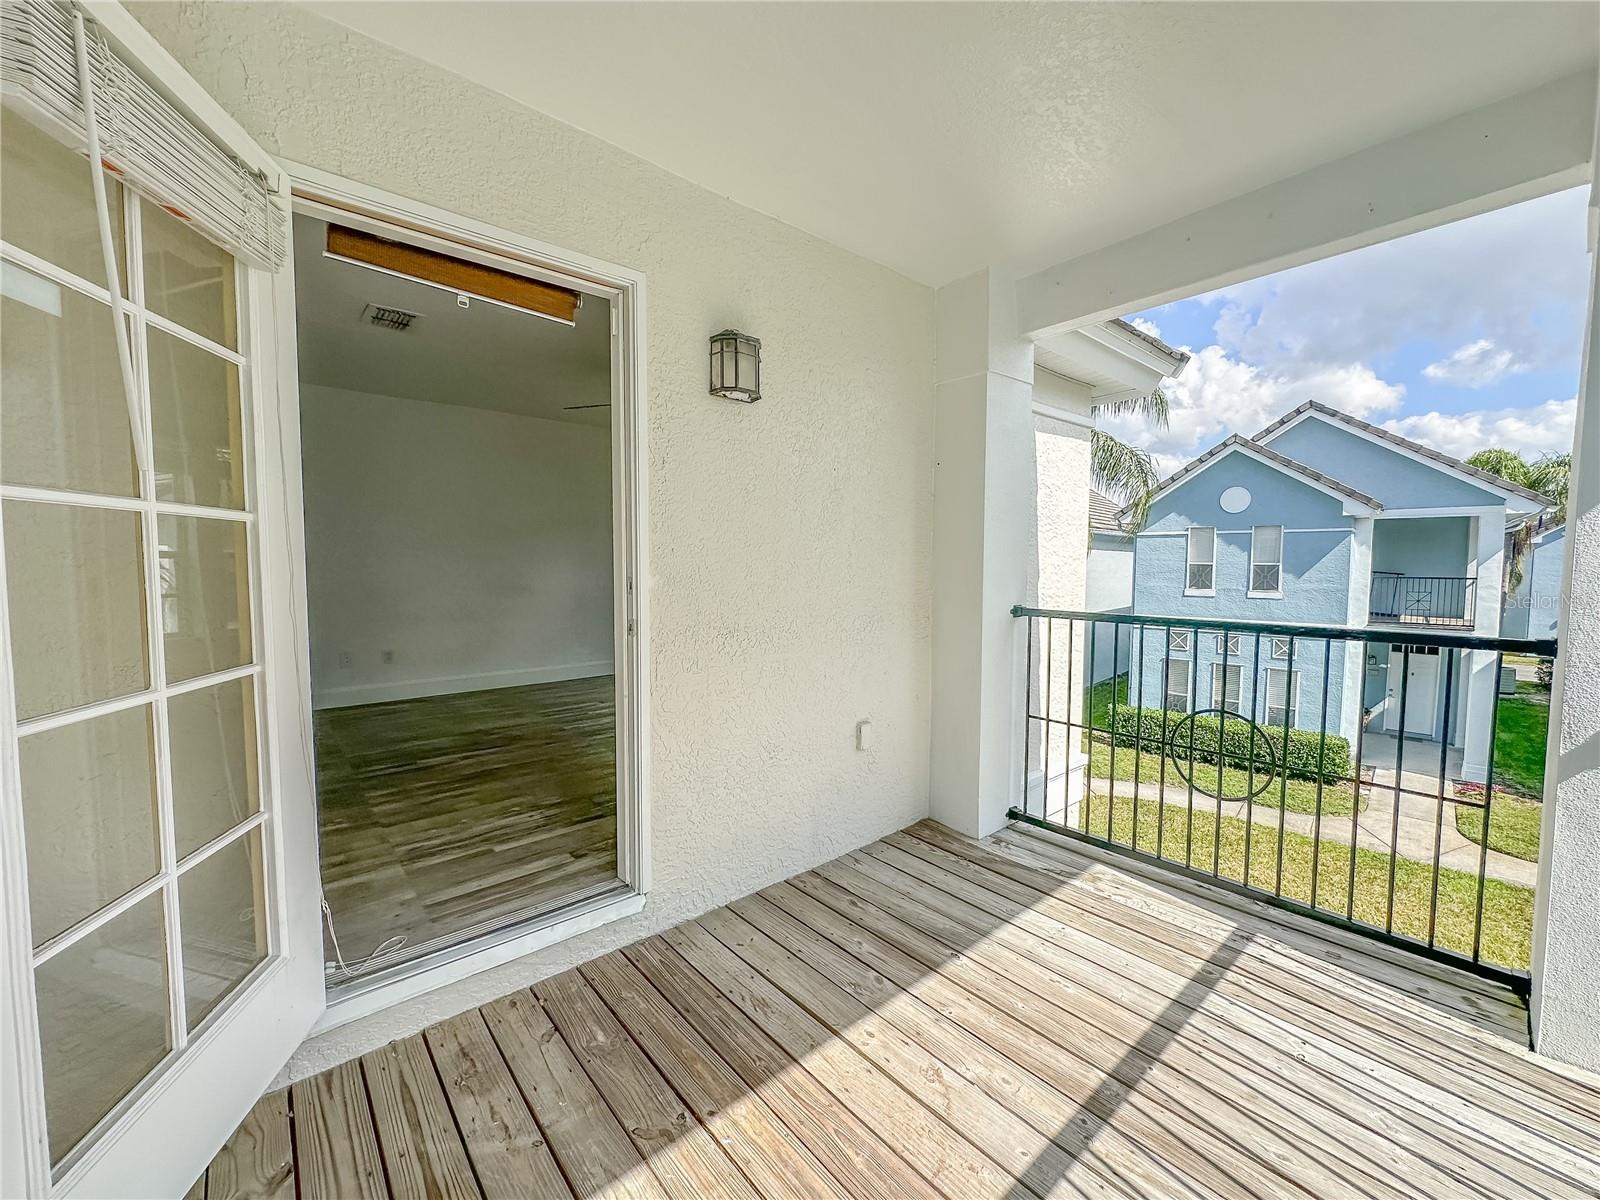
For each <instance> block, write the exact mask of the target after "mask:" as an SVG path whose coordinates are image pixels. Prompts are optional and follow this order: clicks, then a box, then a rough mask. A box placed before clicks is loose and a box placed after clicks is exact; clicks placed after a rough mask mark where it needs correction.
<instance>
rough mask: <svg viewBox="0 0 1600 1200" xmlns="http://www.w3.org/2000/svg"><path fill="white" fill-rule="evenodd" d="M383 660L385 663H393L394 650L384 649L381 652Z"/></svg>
mask: <svg viewBox="0 0 1600 1200" xmlns="http://www.w3.org/2000/svg"><path fill="white" fill-rule="evenodd" d="M383 661H384V663H385V664H390V663H393V662H394V651H393V650H385V651H384V652H383Z"/></svg>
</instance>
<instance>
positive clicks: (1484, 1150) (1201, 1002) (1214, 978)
mask: <svg viewBox="0 0 1600 1200" xmlns="http://www.w3.org/2000/svg"><path fill="white" fill-rule="evenodd" d="M879 853H882V854H884V855H888V856H893V855H895V854H898V853H899V852H897V851H894V850H893V849H892V848H888V847H884V848H882V849H881V850H880V851H879ZM851 862H852V865H853V866H855V867H857V868H858V869H859V870H860V871H861V872H864V873H868V874H870V875H873V876H875V877H881V880H882V881H885V882H887V884H888V886H890V887H893V888H896V889H898V890H900V892H901V893H902V896H903V898H904V899H905V900H906V901H908V905H907V908H908V910H909V911H911V912H914V913H918V914H920V913H922V912H925V911H928V910H934V911H937V912H939V913H940V914H941V915H943V916H945V917H947V918H949V919H951V920H954V921H956V922H958V923H963V922H964V923H965V926H966V928H967V929H968V933H967V934H966V935H965V936H966V937H967V938H968V939H969V940H970V939H971V938H972V937H973V936H975V935H978V934H980V933H981V934H982V935H983V936H984V938H985V939H986V941H985V944H984V945H983V947H982V948H981V950H980V951H978V952H977V956H978V957H980V958H983V959H985V961H988V962H989V963H990V965H991V966H993V967H994V968H995V969H996V970H997V971H999V972H1000V973H1001V974H1002V975H1005V976H1010V977H1014V978H1016V979H1017V980H1018V982H1020V983H1022V984H1023V985H1024V986H1025V987H1026V988H1027V989H1028V990H1030V991H1032V992H1033V993H1034V994H1036V995H1038V996H1039V997H1041V998H1042V999H1043V1000H1045V1001H1046V1002H1047V1003H1053V1002H1054V1001H1055V998H1056V997H1058V996H1059V995H1060V994H1061V990H1062V988H1063V987H1070V988H1072V989H1074V991H1075V992H1076V993H1077V994H1076V995H1075V996H1074V999H1073V1002H1072V1004H1071V1005H1070V1008H1068V1007H1066V1006H1063V1009H1062V1011H1064V1012H1067V1011H1070V1012H1072V1013H1075V1014H1079V1015H1080V1016H1081V1017H1083V1018H1085V1019H1088V1020H1090V1021H1092V1022H1093V1023H1094V1024H1095V1025H1096V1026H1098V1027H1099V1028H1100V1029H1102V1030H1104V1031H1105V1032H1107V1033H1109V1034H1111V1035H1112V1036H1113V1037H1115V1038H1118V1039H1119V1040H1122V1041H1124V1042H1127V1043H1128V1044H1130V1045H1134V1044H1136V1043H1137V1041H1138V1039H1140V1038H1142V1037H1146V1036H1148V1035H1149V1032H1150V1022H1154V1023H1155V1025H1157V1026H1159V1027H1160V1028H1162V1029H1164V1030H1166V1031H1167V1034H1168V1035H1176V1036H1172V1037H1171V1038H1170V1040H1168V1041H1167V1045H1166V1048H1165V1050H1164V1052H1163V1056H1162V1057H1163V1058H1164V1059H1167V1060H1168V1061H1170V1063H1171V1067H1170V1068H1169V1067H1167V1066H1166V1065H1164V1064H1160V1063H1150V1064H1148V1066H1147V1069H1148V1070H1149V1071H1150V1073H1151V1075H1152V1078H1153V1079H1154V1078H1158V1077H1159V1078H1162V1079H1166V1078H1167V1077H1168V1073H1169V1071H1170V1070H1172V1069H1175V1068H1177V1069H1181V1071H1182V1075H1181V1076H1178V1077H1177V1078H1175V1079H1174V1081H1173V1087H1174V1088H1178V1087H1181V1081H1182V1080H1183V1079H1206V1080H1207V1081H1208V1086H1210V1087H1212V1088H1213V1089H1215V1090H1216V1091H1217V1092H1218V1094H1220V1095H1228V1096H1232V1097H1233V1100H1232V1103H1233V1104H1235V1105H1236V1106H1238V1107H1240V1108H1241V1110H1242V1111H1243V1112H1244V1113H1247V1114H1248V1119H1249V1120H1256V1121H1257V1125H1258V1128H1264V1129H1265V1131H1266V1136H1267V1137H1269V1138H1274V1139H1277V1138H1287V1140H1288V1141H1289V1143H1290V1145H1291V1146H1292V1150H1291V1154H1292V1156H1293V1157H1294V1158H1299V1157H1303V1156H1304V1155H1305V1154H1312V1153H1316V1154H1318V1155H1319V1156H1320V1157H1325V1158H1328V1159H1330V1160H1331V1162H1332V1163H1333V1164H1337V1163H1338V1162H1339V1161H1340V1159H1339V1155H1338V1154H1337V1153H1336V1152H1335V1151H1332V1150H1324V1149H1321V1142H1320V1140H1314V1141H1306V1140H1303V1139H1304V1132H1303V1131H1302V1132H1301V1133H1299V1134H1286V1133H1282V1132H1280V1131H1279V1129H1278V1128H1277V1126H1278V1125H1279V1124H1283V1125H1284V1126H1285V1127H1286V1128H1288V1129H1294V1128H1295V1127H1297V1126H1301V1125H1302V1123H1303V1115H1302V1114H1301V1113H1300V1112H1299V1111H1298V1109H1299V1100H1298V1090H1299V1089H1297V1088H1296V1087H1294V1086H1293V1084H1291V1085H1290V1086H1289V1087H1288V1088H1286V1089H1285V1088H1283V1087H1281V1086H1280V1084H1279V1083H1278V1080H1279V1079H1280V1078H1281V1077H1280V1076H1279V1075H1278V1074H1276V1073H1273V1072H1270V1071H1265V1070H1263V1065H1264V1064H1268V1063H1271V1062H1273V1061H1276V1060H1284V1059H1285V1055H1286V1053H1287V1049H1288V1048H1289V1047H1291V1046H1292V1048H1293V1050H1294V1052H1295V1053H1296V1054H1299V1055H1308V1054H1309V1055H1312V1056H1315V1058H1316V1061H1318V1062H1319V1063H1321V1064H1322V1065H1323V1066H1324V1067H1325V1068H1326V1076H1327V1078H1328V1079H1329V1080H1331V1081H1333V1082H1335V1083H1336V1084H1338V1085H1340V1086H1346V1087H1349V1088H1350V1089H1352V1091H1353V1093H1354V1094H1353V1096H1352V1100H1353V1102H1355V1103H1357V1104H1358V1105H1359V1104H1362V1103H1363V1102H1364V1103H1365V1104H1366V1105H1368V1106H1370V1105H1372V1104H1373V1103H1374V1102H1376V1103H1379V1104H1381V1105H1382V1106H1383V1107H1385V1108H1388V1109H1391V1110H1398V1111H1401V1112H1403V1113H1406V1114H1409V1115H1410V1116H1411V1117H1412V1118H1413V1119H1414V1120H1415V1124H1416V1126H1417V1128H1418V1129H1419V1130H1424V1131H1425V1130H1429V1129H1432V1128H1434V1127H1435V1126H1436V1125H1437V1123H1438V1122H1439V1121H1440V1120H1441V1119H1443V1120H1448V1119H1449V1118H1450V1117H1451V1116H1452V1115H1453V1114H1452V1112H1451V1111H1450V1108H1449V1105H1448V1103H1447V1104H1446V1106H1445V1107H1444V1108H1442V1109H1435V1110H1433V1111H1427V1110H1426V1109H1419V1108H1418V1107H1417V1105H1416V1104H1415V1102H1414V1100H1413V1094H1414V1093H1415V1092H1417V1091H1418V1090H1419V1089H1421V1088H1423V1087H1424V1086H1425V1085H1423V1084H1422V1083H1421V1081H1420V1080H1413V1081H1412V1083H1411V1086H1410V1089H1409V1091H1408V1090H1406V1089H1405V1088H1401V1087H1395V1086H1386V1085H1387V1084H1388V1083H1389V1081H1388V1079H1387V1078H1386V1075H1387V1067H1386V1065H1385V1064H1384V1063H1382V1062H1380V1061H1378V1060H1374V1059H1370V1058H1366V1057H1362V1056H1359V1055H1353V1054H1349V1055H1344V1056H1341V1054H1340V1050H1341V1048H1340V1047H1339V1046H1338V1045H1337V1044H1336V1043H1334V1042H1332V1041H1331V1040H1329V1039H1327V1038H1325V1037H1322V1036H1320V1035H1318V1034H1314V1033H1309V1032H1306V1031H1302V1030H1298V1029H1296V1028H1294V1027H1291V1026H1287V1025H1285V1024H1283V1023H1282V1022H1279V1021H1275V1020H1274V1019H1273V1018H1272V1017H1271V1015H1270V1009H1268V1010H1266V1011H1261V1010H1257V1009H1255V1008H1253V1007H1251V1006H1250V1005H1249V1003H1248V1000H1249V995H1248V991H1246V995H1245V997H1244V1000H1243V1001H1236V1000H1234V999H1230V998H1229V997H1227V996H1224V995H1222V994H1221V993H1223V992H1224V991H1226V990H1227V989H1228V982H1227V970H1226V969H1223V970H1220V971H1219V970H1217V969H1216V967H1217V965H1218V964H1216V963H1213V964H1212V966H1211V967H1210V968H1209V969H1208V971H1207V972H1205V975H1206V978H1205V982H1204V984H1203V985H1202V986H1196V984H1195V981H1197V980H1199V979H1200V978H1201V976H1200V975H1183V974H1180V973H1175V972H1166V973H1165V974H1159V973H1157V970H1158V969H1156V968H1153V967H1151V966H1150V964H1148V963H1145V962H1144V961H1143V960H1140V959H1138V958H1137V957H1136V956H1126V955H1123V954H1121V953H1119V951H1118V950H1117V948H1115V947H1111V946H1108V945H1106V944H1104V943H1096V944H1095V945H1094V946H1093V947H1092V948H1090V949H1084V950H1080V951H1079V952H1078V953H1077V954H1073V953H1069V952H1066V951H1065V950H1064V949H1063V948H1062V947H1060V946H1058V945H1056V944H1055V943H1054V942H1053V941H1052V940H1051V938H1052V936H1054V933H1055V930H1054V929H1053V928H1052V927H1051V926H1049V925H1048V924H1046V923H1045V922H1044V921H1043V919H1038V920H1035V918H1036V916H1037V914H1032V913H1028V914H1027V915H1026V916H1024V915H1023V913H1022V912H1021V911H1017V913H1016V915H1017V916H1018V917H1019V919H1021V920H1022V922H1023V923H1024V924H1027V925H1029V926H1031V927H1032V928H1031V929H1028V930H1024V929H1022V928H1020V927H1015V928H1014V927H1013V926H1011V925H1010V924H1008V923H1007V922H1005V921H1003V920H1002V921H997V920H996V917H995V915H994V914H993V913H992V912H990V911H988V910H987V909H985V908H982V907H974V905H973V903H971V902H973V901H975V902H977V904H978V905H983V904H988V903H990V901H988V900H987V899H985V898H984V896H983V895H980V894H971V895H966V893H965V892H964V891H963V894H964V895H966V898H958V897H957V896H954V895H952V894H950V893H946V892H942V891H940V890H938V889H935V888H932V887H931V886H929V885H927V884H925V883H923V882H922V881H921V880H918V879H917V878H915V877H914V876H911V875H907V874H905V873H904V872H901V871H898V870H896V869H895V868H894V867H893V866H891V865H889V864H888V863H886V862H885V861H883V860H882V859H880V858H879V857H878V855H877V854H876V853H875V854H871V855H861V856H851ZM906 865H907V866H908V867H909V866H910V865H911V864H909V863H908V864H906ZM949 886H950V887H951V888H952V889H956V890H963V889H964V888H966V887H970V886H971V885H965V884H963V882H962V881H960V880H955V879H952V880H950V881H949ZM875 902H877V901H876V899H875ZM991 907H995V905H991ZM1013 907H1014V906H1013ZM896 915H897V916H899V915H903V914H902V913H901V912H898V911H897V912H896ZM1061 936H1064V937H1067V938H1073V937H1077V936H1078V935H1077V934H1076V931H1073V930H1066V929H1063V931H1062V934H1061ZM1107 964H1111V965H1113V966H1114V967H1115V969H1116V970H1117V971H1118V972H1119V973H1121V974H1122V978H1121V979H1120V980H1118V981H1117V985H1118V986H1117V991H1118V995H1117V1003H1115V1004H1108V1003H1107V1001H1106V998H1105V995H1104V994H1103V993H1105V992H1108V991H1110V990H1112V989H1111V988H1110V987H1108V976H1107V972H1106V969H1105V968H1106V965H1107ZM1130 964H1131V965H1130ZM1040 968H1042V969H1043V970H1044V971H1045V972H1046V973H1045V974H1044V975H1042V976H1041V975H1039V974H1038V970H1039V969H1040ZM1110 978H1115V976H1111V977H1110ZM1186 993H1187V994H1186ZM1218 1014H1222V1015H1224V1016H1226V1017H1227V1020H1226V1021H1224V1020H1222V1019H1220V1017H1219V1015H1218ZM1241 1031H1243V1032H1244V1033H1246V1034H1249V1035H1253V1036H1254V1037H1255V1039H1256V1044H1255V1045H1254V1046H1252V1047H1251V1053H1252V1055H1253V1056H1255V1057H1254V1060H1253V1061H1254V1064H1255V1065H1254V1068H1253V1070H1252V1069H1251V1067H1250V1064H1249V1063H1248V1062H1247V1064H1246V1071H1245V1072H1244V1073H1243V1075H1242V1076H1233V1075H1231V1074H1218V1072H1219V1070H1220V1068H1219V1066H1218V1065H1217V1062H1216V1061H1214V1060H1216V1059H1218V1058H1223V1057H1226V1055H1227V1051H1228V1047H1229V1046H1230V1044H1231V1043H1232V1041H1234V1040H1237V1038H1238V1037H1239V1033H1240V1032H1241ZM1197 1039H1205V1040H1197ZM1300 1069H1301V1068H1298V1067H1295V1068H1293V1070H1300ZM1358 1087H1359V1089H1360V1090H1359V1091H1355V1089H1356V1088H1358ZM1435 1090H1437V1089H1435ZM1274 1096H1280V1097H1281V1098H1280V1099H1279V1102H1278V1103H1277V1104H1276V1105H1275V1106H1272V1101H1273V1098H1274ZM1269 1106H1272V1107H1269ZM1269 1111H1270V1112H1272V1113H1273V1122H1272V1124H1271V1125H1263V1123H1262V1122H1261V1121H1259V1120H1257V1114H1258V1113H1266V1112H1269ZM1368 1111H1370V1109H1368ZM1317 1116H1318V1121H1319V1123H1320V1122H1321V1121H1322V1120H1324V1119H1325V1116H1326V1117H1334V1116H1337V1111H1335V1112H1333V1113H1329V1114H1326V1115H1325V1114H1324V1113H1322V1112H1320V1111H1319V1112H1318V1114H1317ZM1453 1132H1454V1133H1455V1134H1456V1135H1457V1137H1459V1138H1466V1139H1469V1140H1474V1141H1475V1147H1474V1154H1475V1156H1476V1157H1478V1158H1480V1159H1485V1160H1487V1161H1489V1162H1493V1163H1495V1164H1497V1168H1498V1169H1499V1170H1500V1171H1501V1172H1502V1174H1503V1176H1504V1179H1503V1181H1502V1184H1501V1186H1503V1187H1504V1188H1505V1189H1506V1190H1507V1192H1508V1194H1509V1193H1515V1194H1519V1195H1524V1196H1528V1197H1530V1200H1531V1197H1534V1196H1539V1195H1542V1194H1548V1192H1547V1191H1546V1189H1554V1191H1555V1192H1556V1193H1557V1194H1559V1193H1560V1192H1561V1189H1562V1188H1563V1187H1570V1186H1571V1181H1572V1180H1573V1179H1576V1178H1581V1177H1582V1175H1581V1174H1578V1175H1574V1174H1572V1161H1570V1160H1568V1159H1567V1156H1566V1155H1564V1154H1563V1153H1562V1152H1561V1151H1560V1150H1559V1149H1557V1148H1552V1147H1546V1153H1547V1157H1549V1158H1550V1159H1553V1160H1556V1161H1555V1162H1554V1163H1553V1164H1551V1165H1552V1167H1553V1169H1554V1170H1557V1171H1561V1172H1563V1173H1565V1174H1566V1175H1567V1181H1566V1182H1565V1183H1558V1182H1557V1180H1558V1179H1559V1178H1560V1177H1559V1175H1555V1174H1550V1173H1546V1172H1544V1171H1542V1170H1530V1169H1528V1165H1527V1164H1526V1163H1525V1162H1522V1161H1519V1160H1518V1159H1516V1158H1513V1157H1510V1156H1508V1155H1507V1153H1506V1152H1505V1151H1504V1150H1503V1149H1502V1148H1501V1146H1500V1145H1499V1143H1500V1142H1501V1141H1503V1140H1505V1138H1506V1137H1507V1136H1510V1137H1512V1138H1513V1139H1515V1136H1516V1135H1514V1134H1508V1133H1507V1132H1506V1131H1504V1130H1501V1129H1495V1130H1492V1131H1490V1132H1488V1133H1484V1132H1481V1131H1479V1130H1475V1129H1472V1128H1469V1127H1466V1126H1462V1127H1460V1128H1458V1129H1456V1130H1454V1131H1453ZM1440 1150H1441V1153H1444V1152H1445V1147H1443V1146H1441V1148H1440ZM1372 1157H1374V1158H1375V1159H1376V1161H1375V1162H1374V1164H1373V1168H1372V1169H1371V1170H1370V1171H1369V1175H1370V1176H1375V1177H1376V1178H1378V1179H1385V1180H1387V1181H1388V1186H1390V1187H1401V1188H1405V1187H1407V1186H1408V1184H1407V1182H1406V1180H1405V1179H1404V1177H1403V1176H1395V1175H1394V1174H1393V1173H1390V1172H1386V1171H1385V1170H1384V1169H1383V1167H1384V1162H1383V1159H1384V1156H1383V1155H1381V1154H1380V1153H1378V1152H1377V1151H1374V1152H1373V1154H1372Z"/></svg>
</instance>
